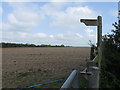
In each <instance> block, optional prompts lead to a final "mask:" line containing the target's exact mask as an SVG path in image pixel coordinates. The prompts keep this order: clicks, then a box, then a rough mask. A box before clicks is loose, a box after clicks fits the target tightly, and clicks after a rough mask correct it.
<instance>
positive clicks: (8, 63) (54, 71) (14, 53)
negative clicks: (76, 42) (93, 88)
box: [2, 47, 90, 88]
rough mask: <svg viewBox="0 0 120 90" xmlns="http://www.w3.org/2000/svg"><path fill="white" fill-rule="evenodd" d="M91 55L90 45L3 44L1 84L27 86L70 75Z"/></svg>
mask: <svg viewBox="0 0 120 90" xmlns="http://www.w3.org/2000/svg"><path fill="white" fill-rule="evenodd" d="M89 56H90V48H88V47H33V48H29V47H28V48H3V49H2V87H3V88H24V87H26V86H31V85H36V84H40V83H46V82H49V81H51V80H56V79H60V78H63V77H67V76H68V75H69V74H70V73H71V71H72V69H78V70H79V71H81V70H83V69H84V68H85V65H86V60H87V59H89ZM54 86H55V85H54ZM56 86H57V85H56Z"/></svg>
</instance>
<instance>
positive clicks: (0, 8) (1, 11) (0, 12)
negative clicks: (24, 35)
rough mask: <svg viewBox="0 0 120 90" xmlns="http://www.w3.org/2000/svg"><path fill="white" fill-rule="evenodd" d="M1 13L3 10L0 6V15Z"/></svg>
mask: <svg viewBox="0 0 120 90" xmlns="http://www.w3.org/2000/svg"><path fill="white" fill-rule="evenodd" d="M2 13H3V9H2V7H1V6H0V14H2Z"/></svg>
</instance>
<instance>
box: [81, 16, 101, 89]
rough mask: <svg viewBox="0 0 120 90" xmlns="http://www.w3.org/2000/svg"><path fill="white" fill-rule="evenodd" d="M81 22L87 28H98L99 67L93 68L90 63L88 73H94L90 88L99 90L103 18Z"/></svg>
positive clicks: (90, 76) (89, 77) (89, 82)
mask: <svg viewBox="0 0 120 90" xmlns="http://www.w3.org/2000/svg"><path fill="white" fill-rule="evenodd" d="M80 22H82V23H84V24H85V25H86V26H97V35H98V36H97V51H98V59H99V60H98V66H92V65H90V63H88V64H89V65H88V72H90V73H91V72H92V74H91V75H89V76H88V88H96V89H98V88H99V69H100V66H101V65H100V63H101V59H102V17H101V16H98V17H97V19H80Z"/></svg>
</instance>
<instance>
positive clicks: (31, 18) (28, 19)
mask: <svg viewBox="0 0 120 90" xmlns="http://www.w3.org/2000/svg"><path fill="white" fill-rule="evenodd" d="M9 5H10V6H11V7H12V9H13V11H12V12H11V13H9V14H8V15H7V19H8V22H7V23H4V22H3V23H4V28H3V30H8V31H9V30H21V31H29V30H31V29H32V28H34V27H36V26H38V25H40V23H41V22H42V20H43V15H42V13H41V12H40V11H39V10H38V9H37V6H36V5H33V4H30V3H28V4H27V3H9ZM31 7H33V8H32V9H30V8H31Z"/></svg>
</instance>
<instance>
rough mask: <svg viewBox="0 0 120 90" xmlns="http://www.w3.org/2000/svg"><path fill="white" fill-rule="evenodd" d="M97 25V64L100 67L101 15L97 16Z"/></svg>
mask: <svg viewBox="0 0 120 90" xmlns="http://www.w3.org/2000/svg"><path fill="white" fill-rule="evenodd" d="M97 19H98V26H97V31H98V45H97V47H98V57H99V62H98V66H99V68H100V63H101V59H102V17H101V16H98V18H97Z"/></svg>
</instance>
